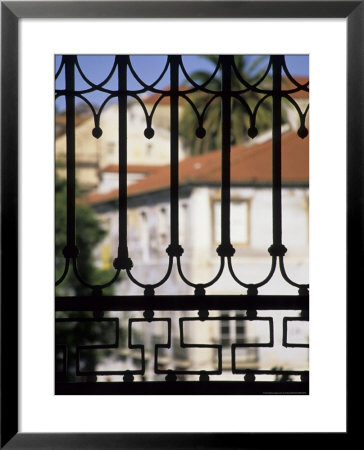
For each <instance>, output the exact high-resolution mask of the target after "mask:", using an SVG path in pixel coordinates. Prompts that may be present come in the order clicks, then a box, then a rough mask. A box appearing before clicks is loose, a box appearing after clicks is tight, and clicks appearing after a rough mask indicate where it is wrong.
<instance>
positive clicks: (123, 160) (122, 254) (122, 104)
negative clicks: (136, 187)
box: [114, 55, 132, 269]
mask: <svg viewBox="0 0 364 450" xmlns="http://www.w3.org/2000/svg"><path fill="white" fill-rule="evenodd" d="M116 60H117V65H118V69H117V74H118V114H119V121H118V139H119V149H118V150H119V247H118V257H117V258H116V259H115V260H114V267H115V268H116V269H130V268H131V267H132V263H131V261H130V260H129V258H128V241H127V226H128V224H127V213H128V200H127V165H128V157H127V99H128V95H127V67H128V56H125V55H118V56H117V57H116Z"/></svg>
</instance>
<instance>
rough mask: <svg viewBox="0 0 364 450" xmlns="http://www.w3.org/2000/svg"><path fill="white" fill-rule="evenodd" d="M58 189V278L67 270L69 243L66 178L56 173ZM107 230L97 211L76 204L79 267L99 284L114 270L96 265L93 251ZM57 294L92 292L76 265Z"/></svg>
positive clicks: (56, 212) (110, 290)
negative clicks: (74, 272)
mask: <svg viewBox="0 0 364 450" xmlns="http://www.w3.org/2000/svg"><path fill="white" fill-rule="evenodd" d="M55 188H56V190H55V255H56V278H57V279H58V278H59V277H60V276H61V274H62V272H63V269H64V264H65V260H64V257H63V253H62V252H63V249H64V247H65V245H66V242H67V237H66V229H67V210H66V202H67V191H66V181H65V180H63V179H61V178H59V177H57V176H56V187H55ZM105 234H106V231H105V230H104V229H103V228H102V227H101V225H100V222H99V220H98V218H97V216H96V214H95V212H94V211H93V210H92V209H91V208H90V207H89V206H88V205H85V204H81V203H79V202H77V203H76V244H77V247H78V249H79V251H80V254H79V256H78V258H77V267H78V271H79V273H80V274H81V276H82V277H83V278H84V279H85V280H86V281H87V282H89V283H90V284H93V285H98V284H102V283H105V282H107V281H109V280H110V279H111V278H112V276H113V275H114V273H115V271H114V270H101V269H99V268H97V267H95V265H94V261H93V256H92V252H93V250H94V248H95V246H96V245H97V244H99V243H100V242H101V241H102V239H103V238H104V237H105ZM56 293H57V295H65V294H66V293H72V295H89V294H90V289H89V288H87V287H85V286H83V285H82V284H81V283H80V282H79V281H78V280H77V279H76V277H75V276H74V274H73V270H72V267H70V270H69V275H68V276H67V277H66V279H65V280H64V281H63V282H62V283H61V284H60V285H59V286H58V287H57V291H56ZM103 293H104V294H109V295H111V294H112V287H108V288H106V289H104V290H103Z"/></svg>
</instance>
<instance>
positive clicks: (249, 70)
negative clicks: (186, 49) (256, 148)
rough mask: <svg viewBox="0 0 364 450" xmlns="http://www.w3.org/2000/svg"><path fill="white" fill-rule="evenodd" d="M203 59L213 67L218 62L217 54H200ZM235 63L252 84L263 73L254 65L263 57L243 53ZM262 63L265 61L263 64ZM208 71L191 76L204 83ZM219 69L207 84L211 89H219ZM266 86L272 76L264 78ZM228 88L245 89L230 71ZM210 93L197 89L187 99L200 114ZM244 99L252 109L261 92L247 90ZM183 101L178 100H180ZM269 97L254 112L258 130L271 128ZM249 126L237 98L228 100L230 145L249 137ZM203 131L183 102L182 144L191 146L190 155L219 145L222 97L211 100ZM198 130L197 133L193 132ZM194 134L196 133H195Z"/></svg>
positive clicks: (247, 118)
mask: <svg viewBox="0 0 364 450" xmlns="http://www.w3.org/2000/svg"><path fill="white" fill-rule="evenodd" d="M202 57H203V58H204V59H206V60H209V61H210V62H212V63H213V64H214V66H216V64H217V63H218V58H219V57H218V56H213V55H206V56H202ZM234 60H235V65H236V67H237V69H238V72H239V73H240V75H241V76H242V78H243V79H244V80H246V81H247V82H248V83H250V84H252V83H254V82H257V81H258V80H259V78H260V77H261V76H262V75H263V71H262V70H257V66H259V65H260V64H261V63H262V58H256V59H253V58H251V59H250V58H248V57H246V56H243V55H239V56H235V57H234ZM263 65H264V64H263ZM210 76H211V73H209V72H207V71H196V72H193V73H192V74H191V78H192V79H193V80H194V81H195V82H196V83H198V84H202V83H205V82H206V81H207V80H208V79H209V77H210ZM221 82H222V80H221V69H220V70H219V71H218V72H217V74H216V76H215V77H214V79H213V80H211V81H210V83H209V84H208V85H207V86H206V87H207V88H208V89H211V90H214V91H216V90H220V89H221ZM264 83H265V86H264V87H265V88H267V86H269V84H270V83H271V77H270V76H269V75H268V76H267V77H266V78H265V81H264ZM231 89H232V91H239V90H241V89H244V86H243V85H242V84H241V82H240V81H239V80H238V79H237V77H236V76H235V74H234V73H233V71H232V77H231ZM211 97H212V95H211V94H208V93H205V92H202V91H198V92H196V93H193V94H190V95H189V98H190V99H191V100H192V101H193V103H194V104H195V106H196V108H197V110H198V111H199V113H200V114H202V112H203V110H204V108H205V105H206V104H207V103H208V101H209V100H210V99H211ZM242 97H243V99H244V100H245V101H246V103H247V104H248V105H249V107H250V109H251V111H253V110H254V107H255V105H256V104H257V102H258V101H259V100H260V99H261V98H262V97H263V95H262V94H257V93H255V92H251V91H248V92H247V93H245V94H243V95H242ZM182 101H183V100H181V102H182ZM271 121H272V119H271V100H270V99H267V100H265V101H264V102H263V103H262V104H261V106H260V107H259V111H258V114H257V121H256V125H255V126H256V128H257V129H258V131H259V132H261V131H264V130H267V129H269V128H271ZM250 126H251V123H250V115H249V113H248V112H247V110H246V108H245V107H244V106H243V105H242V104H241V103H240V102H239V101H238V100H236V99H232V101H231V144H232V145H235V144H239V143H241V142H244V141H247V140H249V139H250V138H249V135H248V130H249V128H250ZM203 128H204V129H205V131H206V133H204V131H203V130H201V129H199V126H198V121H197V118H196V114H195V112H194V111H193V109H192V108H191V107H190V105H188V104H187V103H185V107H184V110H183V113H182V116H181V123H180V133H181V136H182V139H183V141H184V144H185V145H186V146H187V148H189V149H190V151H191V154H200V153H206V152H208V151H211V150H214V149H217V148H220V147H221V99H220V98H216V99H214V100H213V101H212V102H211V104H210V105H209V106H208V108H207V110H206V113H205V114H204V120H203ZM196 130H197V133H196ZM196 134H197V136H196Z"/></svg>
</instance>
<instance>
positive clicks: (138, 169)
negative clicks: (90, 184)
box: [99, 164, 163, 174]
mask: <svg viewBox="0 0 364 450" xmlns="http://www.w3.org/2000/svg"><path fill="white" fill-rule="evenodd" d="M162 167H163V166H160V165H154V166H152V165H147V164H128V173H145V174H152V173H154V172H156V171H157V170H160V169H161V168H162ZM104 172H109V173H118V172H119V166H118V165H117V164H109V165H108V166H106V167H103V168H102V169H99V173H104Z"/></svg>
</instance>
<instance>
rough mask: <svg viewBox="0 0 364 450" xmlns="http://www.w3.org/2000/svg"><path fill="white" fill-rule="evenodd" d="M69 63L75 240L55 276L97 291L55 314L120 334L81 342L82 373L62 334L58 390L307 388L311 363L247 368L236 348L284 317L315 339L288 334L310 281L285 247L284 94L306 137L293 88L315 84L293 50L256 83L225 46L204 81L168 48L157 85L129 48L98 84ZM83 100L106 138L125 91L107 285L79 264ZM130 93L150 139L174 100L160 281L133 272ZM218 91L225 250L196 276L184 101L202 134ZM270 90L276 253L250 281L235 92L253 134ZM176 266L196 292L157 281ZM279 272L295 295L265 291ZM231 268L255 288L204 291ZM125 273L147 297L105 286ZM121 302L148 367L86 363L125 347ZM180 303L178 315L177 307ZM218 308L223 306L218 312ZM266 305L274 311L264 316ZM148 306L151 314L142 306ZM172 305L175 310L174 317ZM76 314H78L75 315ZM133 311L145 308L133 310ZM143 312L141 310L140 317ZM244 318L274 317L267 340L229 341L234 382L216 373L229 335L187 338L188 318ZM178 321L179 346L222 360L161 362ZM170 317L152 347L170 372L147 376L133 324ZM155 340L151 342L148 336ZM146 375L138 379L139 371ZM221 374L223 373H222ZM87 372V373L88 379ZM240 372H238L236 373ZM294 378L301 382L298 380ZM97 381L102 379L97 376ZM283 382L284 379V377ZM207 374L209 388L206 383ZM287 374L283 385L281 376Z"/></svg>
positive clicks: (64, 92) (70, 206) (72, 59)
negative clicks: (182, 160) (239, 200)
mask: <svg viewBox="0 0 364 450" xmlns="http://www.w3.org/2000/svg"><path fill="white" fill-rule="evenodd" d="M62 71H64V74H65V89H56V98H58V97H61V96H64V97H65V102H66V141H67V155H66V157H67V159H66V169H67V224H66V227H67V229H66V234H67V244H66V246H65V248H64V250H63V256H64V261H65V263H64V271H63V274H62V276H61V277H60V278H59V279H58V280H57V281H56V286H60V285H61V284H62V282H63V281H64V280H65V278H66V276H67V274H68V273H69V272H71V271H72V272H73V274H74V276H75V277H76V279H77V280H78V282H79V283H81V284H82V285H83V286H85V287H87V288H89V290H90V294H89V296H86V297H76V296H73V297H56V312H61V311H63V312H68V313H69V318H68V319H67V318H62V319H56V322H57V323H59V322H79V323H82V322H92V321H94V322H96V323H102V322H110V323H113V324H114V325H115V331H114V336H113V339H112V342H107V343H105V342H103V343H100V344H93V345H84V344H80V343H76V344H75V345H76V354H75V371H76V379H77V380H76V381H74V382H67V370H68V369H67V367H68V355H69V349H68V348H67V345H65V344H64V343H63V342H56V346H57V349H58V353H60V354H61V359H62V363H61V364H60V367H59V370H58V371H57V372H56V381H57V383H56V393H76V394H77V393H126V394H128V393H133V394H135V393H158V394H160V393H198V394H201V393H218V394H224V393H227V394H229V393H247V394H249V393H254V394H256V393H264V392H299V393H308V371H306V370H305V371H300V370H280V369H279V368H273V369H272V368H271V369H269V370H260V369H254V368H248V367H244V368H241V367H237V364H236V352H237V351H238V350H239V349H242V348H248V349H254V348H257V347H273V346H274V345H275V343H274V339H273V327H274V326H282V330H283V340H282V345H283V346H285V347H297V348H302V347H307V346H308V344H306V343H294V342H291V341H290V340H289V338H288V324H289V323H290V322H292V321H307V320H308V309H309V302H308V295H309V291H308V284H301V283H297V282H296V281H294V280H292V279H291V278H290V277H289V276H288V274H287V272H286V269H285V264H284V258H285V254H286V251H287V249H286V247H285V246H284V245H283V241H282V154H281V125H282V123H281V117H282V99H285V100H287V101H288V102H289V103H290V104H291V105H293V107H294V108H295V110H296V111H297V114H298V116H299V121H300V126H299V128H298V131H297V134H298V136H299V137H300V138H302V139H305V138H306V137H307V135H308V130H307V128H306V126H305V121H306V116H307V113H308V107H307V108H306V109H305V111H301V109H300V107H299V105H298V104H297V102H296V101H295V99H294V96H293V95H292V94H294V93H296V92H299V91H307V92H308V83H306V84H300V83H299V82H298V81H296V80H295V79H294V77H293V76H292V75H291V74H290V72H289V70H288V68H287V65H286V61H285V57H284V56H281V55H273V56H270V58H269V63H268V65H267V68H266V70H265V72H264V74H263V75H262V76H261V78H260V79H259V80H257V81H256V82H254V83H253V84H252V83H249V82H248V81H247V80H246V79H244V78H243V77H242V74H241V73H239V70H238V68H237V66H236V64H235V60H234V57H233V56H230V55H220V56H219V59H218V63H217V65H216V67H215V69H214V71H213V72H212V74H211V76H210V78H209V79H208V80H207V81H205V82H203V83H202V84H198V83H196V82H195V81H194V80H193V79H192V78H191V76H190V75H189V73H188V71H187V69H186V68H185V65H184V62H183V58H182V57H181V56H178V55H170V56H168V57H167V61H166V64H165V67H164V69H163V71H162V73H161V74H160V76H159V77H158V78H157V79H156V80H155V81H154V82H153V83H151V84H147V83H145V82H144V81H143V79H142V78H141V77H140V76H139V75H138V73H137V72H136V70H135V69H134V67H133V64H132V61H131V58H130V57H129V56H128V55H117V56H115V59H114V64H113V66H112V69H111V71H110V73H109V75H108V76H107V77H106V78H105V80H104V81H102V82H101V83H99V84H95V83H93V82H92V81H91V80H90V79H89V78H88V77H87V76H86V75H85V74H84V73H83V71H82V68H81V66H80V64H79V60H78V57H77V56H75V55H65V56H63V57H62V62H61V65H60V67H59V69H58V71H57V73H56V79H57V77H59V76H60V74H61V73H62ZM76 71H78V73H79V75H80V76H81V77H82V79H83V81H84V82H85V83H87V87H86V88H84V89H79V90H76V88H75V73H76ZM128 71H130V73H131V74H132V76H133V77H134V78H135V79H136V80H137V82H138V83H139V84H140V86H141V88H140V89H135V90H130V89H128V83H127V72H128ZM218 71H221V75H222V79H221V80H222V82H221V88H220V89H217V90H216V89H212V88H211V87H210V82H211V81H212V80H213V79H214V78H215V77H216V75H217V73H218ZM180 73H183V75H184V77H185V79H186V81H187V82H188V83H189V84H190V86H191V87H190V88H186V86H184V87H183V88H181V86H180ZM168 74H169V81H170V86H169V88H168V89H164V90H162V89H159V88H157V85H158V83H159V82H160V81H161V80H162V78H163V77H164V76H166V75H168ZM270 74H272V75H271V78H272V86H271V87H266V86H267V83H266V80H267V79H268V78H269V76H270ZM282 74H284V75H285V77H286V78H287V79H288V80H289V82H290V83H291V85H292V86H293V87H292V86H291V87H290V88H288V89H287V88H285V87H284V83H282ZM113 76H116V77H117V80H118V86H117V89H114V90H113V89H110V88H109V87H107V84H108V82H109V80H110V79H111V78H112V77H113ZM232 77H235V78H236V79H237V80H238V81H239V82H240V84H241V88H240V89H239V90H233V89H232ZM95 91H101V92H103V93H105V94H106V96H107V97H106V99H105V101H104V102H103V103H102V105H101V107H100V108H99V109H98V110H97V111H96V109H95V107H94V106H93V105H92V104H91V102H90V101H89V100H88V99H87V97H86V96H85V95H86V94H88V93H91V92H95ZM146 92H152V93H154V94H156V95H157V97H156V98H157V99H156V101H155V103H154V105H153V107H152V109H151V111H150V112H148V109H147V108H146V106H145V104H144V101H143V94H144V93H146ZM197 92H203V93H204V94H206V98H207V99H208V100H207V101H206V104H205V106H204V109H203V110H202V111H201V110H199V109H198V108H197V107H196V105H195V103H194V102H193V99H192V98H193V94H195V93H197ZM252 92H254V93H256V94H258V95H259V96H260V99H259V101H257V103H256V105H255V106H254V108H251V107H250V106H249V104H248V102H247V101H246V98H245V96H246V95H247V94H248V93H252ZM77 98H78V99H81V100H82V101H83V102H85V103H86V104H87V105H88V106H89V108H90V110H91V112H92V115H93V120H94V128H93V130H92V135H93V137H94V138H95V139H98V138H100V137H101V135H102V129H101V127H100V117H101V115H102V112H103V110H104V108H105V107H106V105H107V104H108V103H109V102H110V101H111V100H113V99H117V104H118V117H119V119H118V130H117V133H118V146H119V147H118V155H119V172H118V181H119V190H118V205H119V207H118V211H119V216H118V217H119V218H118V235H119V242H118V251H117V254H116V255H115V258H114V261H113V266H114V270H115V272H114V275H113V276H112V277H111V279H110V280H109V281H108V282H106V283H104V284H101V285H100V284H93V283H92V280H86V279H84V278H83V277H82V276H81V274H80V273H79V270H78V264H77V261H78V256H79V250H78V248H77V242H76V233H75V229H76V219H75V209H76V146H75V100H76V99H77ZM128 98H133V99H134V100H135V101H136V102H138V104H139V105H140V107H141V108H142V110H143V112H144V117H145V128H144V130H141V133H144V136H145V138H146V139H152V138H153V136H154V129H153V117H154V114H155V112H156V110H157V108H158V105H159V104H160V102H161V101H162V100H163V99H164V98H168V99H169V104H170V189H169V204H170V242H169V245H168V246H167V248H166V253H167V260H168V264H167V271H166V273H165V275H164V276H163V277H162V278H161V279H160V280H159V281H158V282H156V283H153V284H150V283H145V282H143V280H139V279H137V278H136V277H135V276H134V275H133V261H132V257H131V256H132V255H130V254H129V250H128V240H127V231H128V226H127V207H128V197H127V154H128V141H127V138H128V131H127V110H128ZM215 99H217V100H218V101H220V102H221V111H222V112H221V135H222V142H221V242H220V244H219V245H218V247H217V249H216V252H217V254H218V257H219V259H220V264H219V269H218V271H217V274H216V276H214V277H213V278H212V279H211V280H210V281H208V282H204V283H202V282H201V283H194V282H192V281H191V280H190V279H188V278H187V276H186V275H185V273H184V272H183V270H182V259H183V253H184V249H183V247H182V246H181V244H180V241H179V188H180V186H179V158H178V156H179V119H180V118H179V103H180V102H182V101H184V102H186V104H188V105H189V106H190V107H191V108H192V109H193V111H194V114H195V117H196V136H197V137H198V138H200V139H203V138H204V136H205V133H206V130H205V128H204V120H205V117H206V112H207V111H208V108H209V106H210V105H211V103H212V101H214V100H215ZM268 99H271V101H272V225H273V227H272V228H273V229H272V244H271V246H270V247H269V248H268V253H269V255H270V258H271V267H270V270H269V272H268V274H267V275H266V276H265V277H264V279H262V280H261V281H259V282H254V283H252V282H249V280H242V279H240V277H238V275H237V274H236V273H235V271H234V254H235V249H234V247H233V245H232V243H231V236H230V206H231V175H230V172H231V161H230V151H231V120H232V119H231V114H232V111H231V103H232V101H237V102H239V103H240V104H241V106H242V108H244V109H245V111H246V113H247V114H248V116H249V120H250V126H249V129H248V131H247V134H248V135H249V137H250V138H252V139H254V138H255V137H256V136H257V134H258V130H257V127H256V119H257V114H258V111H259V109H260V108H261V107H262V105H263V103H264V102H266V101H267V100H268ZM174 265H176V268H177V271H178V274H179V276H180V279H181V283H185V284H186V285H188V286H190V287H192V288H193V289H194V295H191V296H186V295H180V296H177V295H168V296H166V295H163V296H161V295H157V294H158V292H157V291H158V288H159V287H160V286H162V285H163V284H164V283H166V282H167V280H168V278H169V277H170V276H171V273H172V269H173V267H174ZM278 270H279V271H280V273H281V275H282V277H283V279H284V280H285V281H286V283H288V284H289V285H291V286H294V287H295V288H297V295H270V296H267V295H260V294H259V292H258V290H259V289H260V288H261V287H262V286H264V285H266V284H268V283H269V282H270V280H271V279H272V277H273V275H274V274H275V272H276V271H278ZM224 271H228V272H229V273H230V274H231V276H232V279H233V280H234V282H235V283H237V285H239V286H241V287H242V288H245V289H246V290H247V295H236V296H231V295H225V296H224V295H222V296H216V295H208V293H207V292H206V291H207V290H208V288H209V287H210V286H212V285H213V284H214V283H216V282H217V281H218V280H219V279H220V277H221V276H222V274H223V272H224ZM122 273H124V274H125V275H126V276H127V277H128V278H129V279H130V280H131V282H132V283H134V284H136V285H137V286H139V287H140V288H141V289H143V291H144V295H141V296H107V295H103V290H104V289H105V288H107V287H109V286H111V285H113V284H115V283H116V282H117V281H118V280H119V279H120V276H121V274H122ZM226 310H232V311H236V312H237V317H229V318H227V317H226V316H224V315H223V314H222V311H226ZM292 310H293V311H296V314H298V313H300V314H301V315H300V316H294V315H293V316H289V317H284V319H283V322H282V323H278V324H274V322H279V321H275V320H274V317H273V314H272V315H271V314H270V313H271V312H272V311H273V312H274V311H292ZM81 311H82V312H89V314H90V316H89V317H87V318H85V317H77V312H81ZM121 311H123V312H124V314H126V316H124V319H126V329H127V336H126V340H127V345H128V349H130V350H137V351H138V352H139V357H138V358H139V361H140V367H139V368H138V369H132V368H130V369H129V368H127V369H125V370H84V369H82V367H81V354H82V352H84V351H89V350H91V351H92V350H97V349H109V348H118V346H119V327H120V324H119V318H118V316H115V317H107V318H106V317H104V315H105V312H108V313H111V312H114V314H115V313H117V314H119V312H121ZM176 311H180V312H181V313H180V315H179V317H177V316H176V315H175V312H176ZM213 311H216V313H215V314H214V313H212V314H211V312H213ZM264 311H269V313H268V315H265V314H266V313H264ZM142 312H143V315H141V313H142ZM167 313H169V315H170V317H166V314H167ZM75 314H76V315H75ZM135 314H136V315H137V316H135ZM138 314H139V316H138ZM237 320H238V321H241V322H242V323H243V322H262V323H263V322H264V323H266V324H268V328H269V338H268V340H267V341H263V342H257V341H254V342H253V341H247V342H235V343H232V344H231V347H230V351H231V369H230V371H231V373H232V374H234V375H239V374H241V375H242V377H241V378H240V377H236V381H217V380H216V377H217V379H218V376H219V375H221V374H222V372H223V358H222V347H223V346H222V344H221V343H209V344H205V343H198V342H197V343H191V342H187V341H186V339H185V333H184V327H185V324H186V323H191V322H198V323H203V322H205V323H206V322H221V321H228V322H231V321H237ZM173 321H174V322H178V327H179V345H180V348H181V349H191V348H197V349H210V350H212V351H214V352H215V361H216V366H215V367H214V368H212V369H205V368H201V370H188V368H187V369H186V368H175V369H173V370H172V369H169V368H165V367H164V366H163V364H161V363H160V359H161V354H162V351H163V350H165V349H167V350H168V349H171V346H172V341H173V339H172V333H171V328H172V322H173ZM157 322H160V323H164V324H166V327H167V338H163V339H164V340H163V339H162V342H158V343H157V342H154V343H153V345H152V347H153V348H151V351H152V356H151V355H150V354H149V359H150V361H152V365H153V371H154V373H155V374H156V375H163V377H164V381H143V376H144V375H145V371H146V349H145V347H146V346H147V343H145V345H143V344H136V343H135V342H134V340H133V335H132V329H133V326H135V324H136V323H146V324H148V323H149V324H151V323H154V324H155V323H157ZM148 345H149V344H148ZM108 375H113V376H121V378H120V382H115V381H114V382H112V383H103V382H99V381H100V379H98V378H97V377H99V376H108ZM185 375H196V376H198V380H199V381H185V380H183V379H180V378H179V376H185ZM260 375H269V376H271V377H273V378H274V381H260V380H259V376H260ZM136 376H139V379H138V378H136ZM215 376H216V377H215ZM84 377H86V378H84ZM234 380H235V379H234ZM291 380H293V381H291ZM95 381H98V382H95ZM278 381H279V383H278ZM201 382H204V383H203V387H201V386H202V385H201ZM282 383H283V384H282Z"/></svg>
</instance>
